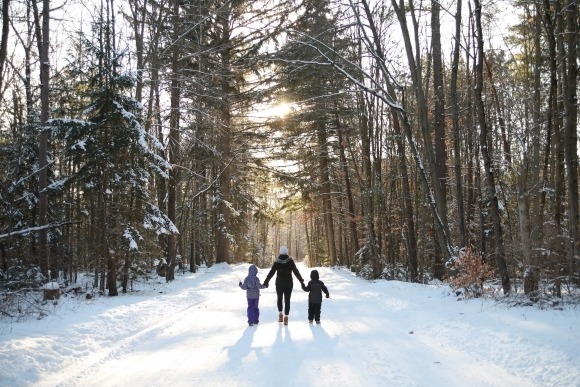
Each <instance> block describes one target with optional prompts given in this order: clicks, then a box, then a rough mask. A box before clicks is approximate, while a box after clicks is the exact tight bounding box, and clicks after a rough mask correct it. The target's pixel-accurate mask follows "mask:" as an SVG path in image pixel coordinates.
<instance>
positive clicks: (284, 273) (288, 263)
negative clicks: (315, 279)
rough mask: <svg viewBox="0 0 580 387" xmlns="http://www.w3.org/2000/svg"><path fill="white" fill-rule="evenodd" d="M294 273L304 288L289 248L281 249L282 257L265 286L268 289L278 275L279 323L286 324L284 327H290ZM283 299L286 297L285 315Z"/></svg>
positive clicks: (266, 280)
mask: <svg viewBox="0 0 580 387" xmlns="http://www.w3.org/2000/svg"><path fill="white" fill-rule="evenodd" d="M292 272H294V275H295V276H296V278H297V279H298V281H300V284H301V285H302V286H304V280H303V279H302V276H301V275H300V272H299V271H298V269H297V268H296V263H294V260H293V259H292V257H290V256H289V255H288V247H286V246H281V247H280V255H279V256H278V258H277V259H276V261H274V264H273V265H272V268H271V269H270V272H269V273H268V275H267V276H266V279H265V280H264V286H265V287H268V283H269V282H270V279H271V278H272V277H273V276H274V273H278V274H277V275H276V294H277V295H278V322H284V325H288V314H289V313H290V296H291V295H292V287H293V285H294V283H293V282H292ZM282 297H284V314H282Z"/></svg>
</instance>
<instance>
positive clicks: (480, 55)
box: [474, 0, 511, 294]
mask: <svg viewBox="0 0 580 387" xmlns="http://www.w3.org/2000/svg"><path fill="white" fill-rule="evenodd" d="M474 5H475V27H476V32H477V35H476V38H477V47H476V49H477V63H476V71H477V72H476V78H475V79H476V88H475V97H476V98H475V103H476V106H477V120H478V123H479V133H480V134H479V142H480V147H481V149H480V151H481V155H482V157H483V166H484V171H485V179H486V185H487V197H486V201H487V202H488V203H489V207H490V212H491V217H492V222H493V237H494V241H495V253H494V255H495V263H496V266H497V269H498V271H499V275H500V277H501V282H502V288H503V291H504V294H508V293H509V292H510V291H511V285H510V277H509V273H508V269H507V265H506V260H505V245H504V240H503V229H502V224H501V216H500V210H499V202H498V200H499V199H498V192H497V191H496V179H495V175H494V169H493V165H492V161H491V157H490V151H491V149H492V147H491V143H490V140H489V136H490V135H489V130H488V122H487V120H486V116H485V107H484V101H483V66H484V60H485V59H484V50H483V42H484V38H483V29H482V27H481V12H482V10H481V4H480V2H479V0H474Z"/></svg>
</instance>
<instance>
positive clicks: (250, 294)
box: [238, 265, 264, 326]
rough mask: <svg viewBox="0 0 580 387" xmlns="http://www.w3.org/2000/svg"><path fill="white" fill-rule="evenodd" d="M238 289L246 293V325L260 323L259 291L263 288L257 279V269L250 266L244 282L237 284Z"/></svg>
mask: <svg viewBox="0 0 580 387" xmlns="http://www.w3.org/2000/svg"><path fill="white" fill-rule="evenodd" d="M238 285H239V287H240V288H242V289H243V290H245V291H246V297H247V299H248V325H250V326H252V325H254V324H258V323H259V322H260V308H259V307H258V304H259V302H260V289H263V288H264V286H262V284H261V283H260V279H259V278H258V268H257V267H256V266H255V265H250V267H249V269H248V276H247V277H246V278H244V282H243V283H242V281H240V283H239V284H238Z"/></svg>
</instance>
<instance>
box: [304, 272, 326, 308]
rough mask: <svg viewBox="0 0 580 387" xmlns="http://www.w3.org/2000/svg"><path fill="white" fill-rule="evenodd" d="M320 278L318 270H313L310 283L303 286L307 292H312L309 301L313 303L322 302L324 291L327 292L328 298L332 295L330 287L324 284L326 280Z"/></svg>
mask: <svg viewBox="0 0 580 387" xmlns="http://www.w3.org/2000/svg"><path fill="white" fill-rule="evenodd" d="M319 278H320V276H319V275H318V270H312V272H311V273H310V281H308V285H306V286H305V287H303V289H304V291H305V292H310V294H308V302H309V303H311V304H321V303H322V292H324V294H326V298H328V297H330V293H328V289H327V288H326V286H325V285H324V282H322V281H321V280H319Z"/></svg>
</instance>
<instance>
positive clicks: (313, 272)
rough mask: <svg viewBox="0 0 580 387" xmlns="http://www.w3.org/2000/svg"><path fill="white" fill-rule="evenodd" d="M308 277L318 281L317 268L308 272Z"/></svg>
mask: <svg viewBox="0 0 580 387" xmlns="http://www.w3.org/2000/svg"><path fill="white" fill-rule="evenodd" d="M310 279H311V280H313V281H318V279H320V276H319V275H318V270H312V271H311V272H310Z"/></svg>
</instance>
